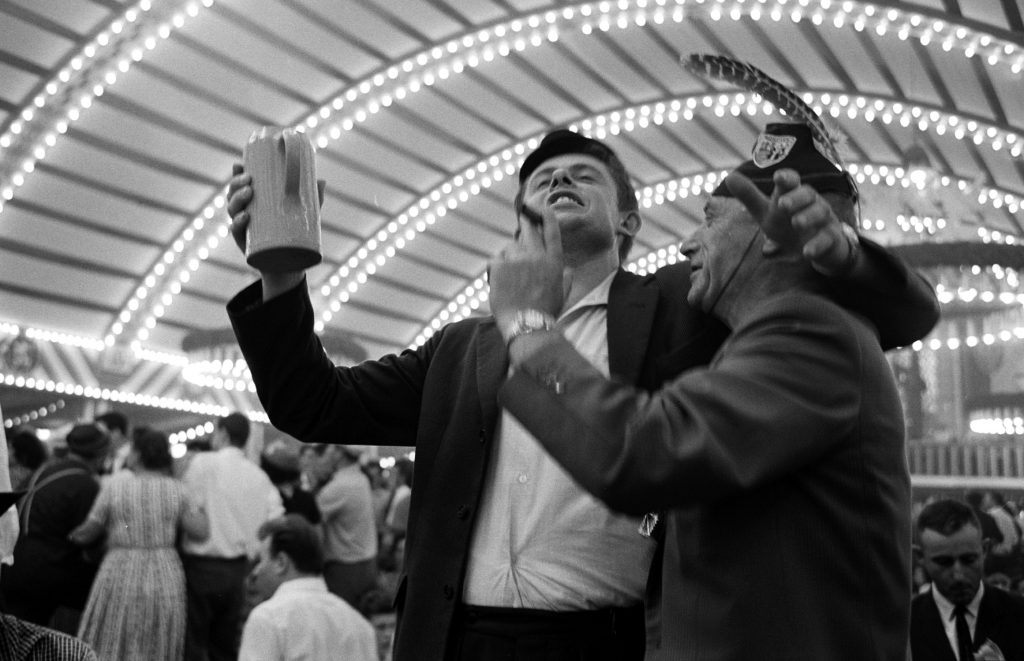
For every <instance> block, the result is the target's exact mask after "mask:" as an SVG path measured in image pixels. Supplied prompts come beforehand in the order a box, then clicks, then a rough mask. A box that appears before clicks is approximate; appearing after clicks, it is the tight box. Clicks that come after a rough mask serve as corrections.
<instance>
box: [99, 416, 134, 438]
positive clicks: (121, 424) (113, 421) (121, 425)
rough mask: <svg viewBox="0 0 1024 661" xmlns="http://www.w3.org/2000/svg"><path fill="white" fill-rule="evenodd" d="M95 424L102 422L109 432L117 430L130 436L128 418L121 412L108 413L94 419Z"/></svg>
mask: <svg viewBox="0 0 1024 661" xmlns="http://www.w3.org/2000/svg"><path fill="white" fill-rule="evenodd" d="M93 420H94V421H95V422H102V423H103V426H104V427H106V428H107V431H114V430H115V429H116V430H118V431H119V432H121V433H122V434H125V435H127V434H128V416H126V415H125V414H124V413H121V412H120V411H107V412H106V413H101V414H100V415H98V416H96V417H95V418H93Z"/></svg>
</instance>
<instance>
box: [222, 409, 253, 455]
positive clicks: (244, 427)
mask: <svg viewBox="0 0 1024 661" xmlns="http://www.w3.org/2000/svg"><path fill="white" fill-rule="evenodd" d="M217 428H218V429H223V430H224V431H226V432H227V434H228V440H229V441H231V445H234V446H235V447H237V448H244V447H245V444H246V443H247V442H248V441H249V418H247V417H245V416H244V415H242V414H241V413H238V412H237V411H236V412H235V413H229V414H227V415H225V416H221V417H220V418H218V419H217Z"/></svg>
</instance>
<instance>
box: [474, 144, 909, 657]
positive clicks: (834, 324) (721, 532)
mask: <svg viewBox="0 0 1024 661" xmlns="http://www.w3.org/2000/svg"><path fill="white" fill-rule="evenodd" d="M765 141H771V142H774V143H775V144H777V145H779V147H780V149H781V152H778V151H776V158H774V159H771V160H770V161H769V162H767V163H760V162H756V161H748V162H746V163H744V164H743V165H741V166H740V167H739V168H738V170H737V172H734V173H733V174H732V175H731V176H730V177H729V178H728V179H727V180H726V182H725V183H724V184H723V185H722V186H721V187H720V188H719V189H717V190H716V191H715V192H714V193H713V194H712V197H711V199H710V201H709V202H708V203H707V205H706V207H705V222H704V224H703V225H702V226H701V228H700V229H698V230H697V232H695V233H694V235H693V236H692V237H691V238H690V239H689V240H688V241H686V242H685V243H684V244H683V252H684V253H685V254H686V256H687V257H688V258H689V261H690V263H691V276H690V280H691V285H690V289H689V294H688V300H689V303H690V305H691V306H693V307H697V308H700V309H702V310H703V311H704V312H706V313H708V314H710V315H713V316H714V317H716V318H718V319H719V320H721V321H722V322H723V323H724V324H725V325H726V326H727V327H728V328H729V330H730V331H731V334H730V336H729V338H728V339H727V340H726V341H725V343H724V344H723V345H722V347H721V349H720V350H719V351H718V353H717V354H716V356H715V357H714V359H713V360H712V361H711V364H710V365H709V366H708V367H706V368H696V369H692V370H689V371H687V372H685V373H683V374H681V375H680V376H678V377H676V378H675V379H674V380H672V381H671V382H670V383H667V384H665V385H664V386H663V387H662V388H661V389H660V390H658V391H656V392H654V393H649V392H646V391H644V390H642V389H638V388H636V387H634V386H632V385H630V384H627V383H624V382H622V381H619V380H615V379H608V378H607V377H606V376H605V375H603V374H601V373H600V371H598V370H596V369H594V367H593V366H592V365H591V364H590V363H589V362H588V361H587V360H586V359H585V358H584V357H583V356H581V355H580V353H579V352H578V351H577V350H576V347H575V346H574V343H573V342H572V341H571V338H568V337H565V336H564V333H563V332H562V330H561V329H559V328H552V329H548V330H543V331H534V332H529V333H522V332H519V331H518V329H517V328H516V327H515V324H514V323H513V321H511V320H514V319H515V317H516V315H518V314H520V313H521V311H522V310H524V309H525V310H528V309H536V310H539V311H540V312H541V313H543V312H550V311H551V310H553V309H557V304H558V295H559V292H560V289H561V283H560V282H558V280H557V278H551V277H546V278H545V277H543V274H545V273H556V272H557V271H558V270H559V266H560V264H561V263H562V257H561V248H560V245H559V232H558V231H557V227H553V223H551V222H550V221H549V219H548V218H547V217H545V222H544V227H543V231H541V230H537V231H535V232H534V236H533V237H532V238H527V239H525V240H523V241H521V242H520V244H519V246H517V248H516V249H513V250H510V251H509V253H508V254H507V255H505V256H503V257H501V258H498V259H496V260H495V261H493V262H492V264H491V309H492V311H493V312H494V315H495V319H496V322H497V324H498V327H499V329H500V330H501V332H502V335H503V336H504V337H505V338H506V341H507V342H509V354H510V358H511V361H512V364H513V368H514V369H513V371H512V373H511V375H510V377H509V379H508V381H507V382H506V384H505V385H504V386H503V388H502V389H501V391H500V393H499V403H500V404H501V405H502V406H503V407H505V408H506V409H507V410H508V411H509V412H511V413H512V415H513V416H515V417H516V419H518V420H519V421H520V423H522V424H523V426H525V427H526V428H527V429H528V430H529V431H530V432H532V433H533V434H534V435H535V436H536V437H537V439H538V440H539V441H540V443H541V444H542V445H543V446H544V447H545V449H547V450H548V451H549V452H550V453H551V455H552V456H554V458H555V459H556V460H557V461H558V462H559V463H560V464H561V465H562V466H563V467H564V468H565V469H566V470H567V471H568V472H569V473H570V474H571V475H572V476H573V477H574V478H575V479H577V480H578V481H579V482H580V484H582V485H583V487H584V488H586V489H587V490H588V491H590V492H591V493H593V494H594V495H595V496H597V497H598V498H600V499H601V500H602V501H603V502H605V503H607V504H608V505H609V506H610V507H612V508H613V509H615V510H618V511H622V512H625V513H629V514H641V513H644V512H660V513H661V515H662V518H663V520H664V522H665V526H664V530H663V532H664V544H663V549H662V550H663V557H662V559H661V561H660V562H656V563H655V564H654V566H653V568H652V583H651V590H650V592H649V593H648V607H649V608H650V613H649V620H648V624H649V627H650V629H651V631H652V633H654V634H655V636H653V639H652V640H651V641H650V642H651V644H650V645H649V646H648V649H647V658H649V659H663V660H665V661H748V660H750V659H758V660H759V661H792V660H793V659H858V660H859V659H872V660H874V661H903V659H904V657H905V654H906V644H907V642H906V641H907V633H908V611H909V602H910V572H909V559H910V480H909V475H908V473H907V467H906V458H905V456H904V452H905V450H904V437H903V415H902V408H901V404H900V399H899V395H898V391H897V388H896V383H895V380H894V378H893V375H892V370H891V369H890V367H889V365H888V363H887V361H886V359H885V356H884V355H883V353H882V349H881V347H880V346H879V343H878V337H877V335H876V332H875V329H874V327H873V326H872V325H871V324H870V323H868V322H866V321H865V320H864V319H863V318H862V317H860V316H859V315H856V314H853V313H851V312H850V311H848V310H846V309H844V308H842V307H841V306H839V305H837V304H836V302H835V301H834V300H833V298H832V296H831V295H830V294H829V287H828V286H827V283H826V281H825V279H824V278H823V277H822V276H821V274H820V273H818V272H816V271H815V270H814V269H813V268H812V267H811V266H810V265H809V264H808V263H807V262H806V261H805V260H803V259H802V258H801V256H800V255H801V253H800V246H799V241H788V240H784V241H783V242H782V245H781V248H780V249H779V250H778V251H777V252H774V253H770V254H765V252H764V251H763V250H762V248H763V246H764V244H765V242H766V241H767V238H766V234H765V231H763V230H762V227H769V228H771V230H772V232H773V233H774V231H775V229H776V228H777V226H778V224H779V223H778V222H777V221H778V220H780V219H785V220H786V221H787V222H785V223H781V225H782V226H783V227H789V222H788V220H789V218H793V219H794V221H795V222H796V223H797V224H799V220H800V219H802V218H804V217H805V216H806V215H808V214H816V213H831V214H834V215H836V216H838V217H839V218H841V219H843V220H844V222H847V223H850V224H851V225H852V224H853V222H854V219H855V213H854V208H855V207H854V200H855V198H854V195H855V191H854V189H853V188H852V186H851V184H850V182H849V179H848V178H847V177H846V176H845V174H844V173H843V172H842V171H840V170H839V169H838V168H837V167H836V166H835V165H833V164H832V163H830V162H829V161H828V160H827V159H826V158H825V157H824V156H822V155H821V154H820V153H819V152H818V151H817V149H816V148H815V146H814V142H813V140H812V134H811V131H810V130H809V129H808V127H806V126H804V125H796V124H772V125H769V127H768V128H767V129H766V131H765V132H764V133H762V134H761V136H759V138H758V144H760V143H762V142H765ZM757 151H758V150H757V149H756V148H755V153H757ZM748 177H749V178H748ZM769 195H771V197H768V196H769ZM776 236H778V235H776ZM779 238H780V239H781V238H785V237H779ZM658 576H660V581H658V580H657V578H658ZM659 633H660V636H659V635H657V634H659Z"/></svg>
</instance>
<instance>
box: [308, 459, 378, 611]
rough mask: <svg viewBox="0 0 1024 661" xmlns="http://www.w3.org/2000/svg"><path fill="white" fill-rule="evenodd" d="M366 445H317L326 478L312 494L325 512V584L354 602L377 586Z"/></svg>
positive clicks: (374, 522)
mask: <svg viewBox="0 0 1024 661" xmlns="http://www.w3.org/2000/svg"><path fill="white" fill-rule="evenodd" d="M367 450H368V448H367V446H365V445H328V446H321V447H318V448H317V451H318V453H319V455H320V459H319V460H318V467H319V468H320V470H321V472H322V475H323V477H324V478H325V479H326V480H327V481H326V482H325V484H324V485H323V487H321V488H320V490H319V491H318V492H317V494H316V504H317V507H319V508H320V514H321V516H322V517H323V522H322V524H323V533H324V551H325V554H326V565H325V566H324V579H325V580H326V581H327V589H328V590H330V591H331V592H333V593H334V594H336V595H338V596H339V597H341V598H342V599H344V600H345V601H347V602H348V603H350V604H352V606H353V607H356V608H358V607H359V599H360V597H362V596H363V595H364V594H366V593H367V592H369V591H370V590H372V589H373V588H374V587H376V585H377V523H376V520H375V517H374V512H373V495H372V493H371V489H370V479H369V478H368V477H366V474H365V473H364V472H363V470H362V467H361V466H360V459H361V457H362V455H363V454H364V453H365V452H366V451H367Z"/></svg>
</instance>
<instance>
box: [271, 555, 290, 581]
mask: <svg viewBox="0 0 1024 661" xmlns="http://www.w3.org/2000/svg"><path fill="white" fill-rule="evenodd" d="M271 560H272V562H273V565H272V567H273V569H274V573H275V574H277V575H278V576H283V575H285V574H287V573H288V570H290V569H291V567H292V559H291V558H290V557H288V554H287V553H284V552H283V551H282V552H281V553H278V554H277V555H274V556H273V557H272V558H271Z"/></svg>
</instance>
